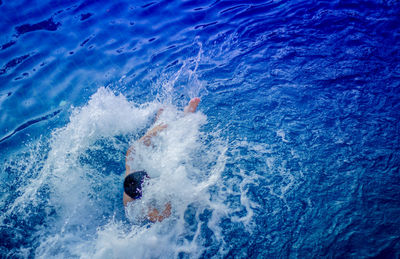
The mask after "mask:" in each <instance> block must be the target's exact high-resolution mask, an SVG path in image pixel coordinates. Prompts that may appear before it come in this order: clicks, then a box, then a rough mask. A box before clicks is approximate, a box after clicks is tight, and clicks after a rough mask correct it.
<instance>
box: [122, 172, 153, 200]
mask: <svg viewBox="0 0 400 259" xmlns="http://www.w3.org/2000/svg"><path fill="white" fill-rule="evenodd" d="M145 178H149V176H148V175H147V173H146V172H145V171H136V172H133V173H131V174H129V175H128V176H127V177H125V180H124V191H125V193H126V194H127V195H128V196H129V197H131V198H132V199H140V197H142V184H143V182H144V179H145Z"/></svg>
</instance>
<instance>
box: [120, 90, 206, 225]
mask: <svg viewBox="0 0 400 259" xmlns="http://www.w3.org/2000/svg"><path fill="white" fill-rule="evenodd" d="M199 102H200V98H198V97H195V98H193V99H191V100H190V101H189V104H188V105H187V106H186V107H185V108H184V110H183V111H184V113H185V114H187V113H194V112H196V109H197V106H198V105H199ZM162 112H163V109H160V110H159V111H158V112H157V115H156V118H155V122H157V120H158V118H159V117H160V115H161V113H162ZM167 127H168V125H166V124H158V125H156V126H155V127H153V128H152V129H150V130H149V131H147V133H146V134H145V135H144V136H143V137H141V138H140V139H139V140H138V142H141V143H143V144H144V145H146V146H150V145H151V138H152V137H154V136H157V134H158V133H160V132H161V131H163V130H164V129H166V128H167ZM132 153H134V146H133V145H132V146H131V147H129V149H128V151H127V152H126V157H125V168H126V173H125V180H124V194H123V202H124V206H127V204H128V202H133V201H134V200H137V199H140V198H141V197H142V184H143V181H144V180H145V179H146V178H150V177H149V176H148V174H147V173H146V171H142V170H134V168H130V166H129V163H128V161H132V160H133V158H132V155H131V154H132ZM170 215H171V203H170V202H168V203H167V204H165V208H164V210H163V211H162V212H161V213H160V212H159V211H158V210H157V209H156V208H149V210H148V212H147V218H148V219H149V220H150V221H152V222H156V221H159V222H161V221H163V220H164V219H165V218H168V217H169V216H170Z"/></svg>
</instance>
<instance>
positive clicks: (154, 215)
mask: <svg viewBox="0 0 400 259" xmlns="http://www.w3.org/2000/svg"><path fill="white" fill-rule="evenodd" d="M147 216H148V218H149V220H150V221H151V222H157V221H159V222H161V221H163V220H164V219H166V218H168V217H169V216H171V203H170V202H168V203H167V204H165V209H164V211H163V212H162V213H161V214H160V213H159V212H158V210H157V209H155V208H153V209H149V212H148V214H147Z"/></svg>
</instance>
